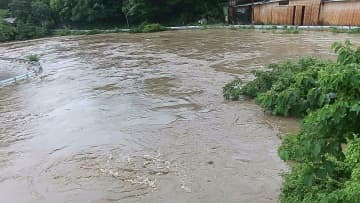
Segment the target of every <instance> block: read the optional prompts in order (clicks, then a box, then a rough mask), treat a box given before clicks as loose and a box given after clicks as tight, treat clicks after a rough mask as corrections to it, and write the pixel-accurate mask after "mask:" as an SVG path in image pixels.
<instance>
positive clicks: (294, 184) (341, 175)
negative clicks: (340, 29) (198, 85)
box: [230, 41, 360, 203]
mask: <svg viewBox="0 0 360 203" xmlns="http://www.w3.org/2000/svg"><path fill="white" fill-rule="evenodd" d="M333 49H334V50H335V52H336V53H338V60H337V62H330V61H321V60H318V59H314V58H304V59H301V60H299V61H298V62H285V63H280V64H276V65H272V69H271V70H270V71H263V72H260V75H259V74H258V77H257V78H256V79H255V80H254V81H253V82H251V83H248V84H247V85H245V86H244V87H242V88H241V89H240V90H237V91H239V92H241V93H243V94H248V95H251V96H255V98H256V101H257V103H258V104H260V105H261V106H263V107H264V108H265V109H267V110H269V111H271V112H272V113H274V114H278V115H291V116H300V117H302V116H305V117H304V120H303V124H302V128H301V130H300V132H299V133H297V134H292V135H288V136H286V137H285V138H284V140H283V142H282V145H281V147H280V148H279V156H280V158H281V159H283V160H284V161H291V163H292V164H291V168H292V170H291V172H290V173H288V174H286V175H285V181H284V184H283V187H282V193H281V197H280V199H281V202H325V203H332V202H345V203H352V202H360V138H359V134H360V125H359V124H360V60H359V59H360V58H359V57H360V51H359V48H355V47H354V46H353V45H352V44H351V43H350V42H349V41H346V42H345V44H342V43H334V44H333ZM264 75H265V76H264ZM259 84H266V85H264V86H263V88H259ZM268 86H270V87H269V88H268ZM230 87H231V86H230ZM248 90H250V91H248Z"/></svg>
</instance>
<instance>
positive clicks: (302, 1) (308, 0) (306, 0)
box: [289, 0, 321, 6]
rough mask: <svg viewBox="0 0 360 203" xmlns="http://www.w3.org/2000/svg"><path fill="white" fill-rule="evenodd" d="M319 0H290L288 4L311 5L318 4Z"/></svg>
mask: <svg viewBox="0 0 360 203" xmlns="http://www.w3.org/2000/svg"><path fill="white" fill-rule="evenodd" d="M320 2H321V0H290V1H289V5H290V6H299V5H302V6H304V5H313V4H320Z"/></svg>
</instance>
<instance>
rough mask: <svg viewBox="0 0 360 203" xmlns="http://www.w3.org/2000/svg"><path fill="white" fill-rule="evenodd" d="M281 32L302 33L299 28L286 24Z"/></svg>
mask: <svg viewBox="0 0 360 203" xmlns="http://www.w3.org/2000/svg"><path fill="white" fill-rule="evenodd" d="M280 34H300V30H299V28H298V27H297V26H296V27H288V26H284V30H283V31H282V32H280Z"/></svg>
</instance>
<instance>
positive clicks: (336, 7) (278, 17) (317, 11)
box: [253, 0, 360, 26]
mask: <svg viewBox="0 0 360 203" xmlns="http://www.w3.org/2000/svg"><path fill="white" fill-rule="evenodd" d="M311 3H313V4H311ZM302 6H305V10H304V12H305V13H304V22H303V23H304V24H303V25H354V26H360V1H350V2H325V3H322V4H320V0H314V1H308V0H298V1H290V4H289V6H279V5H278V3H269V4H261V5H255V6H254V9H253V11H254V13H253V23H255V24H274V25H292V24H293V22H294V25H301V23H302V22H301V18H302ZM294 7H295V8H296V9H295V15H294V13H293V12H294ZM294 16H295V18H294Z"/></svg>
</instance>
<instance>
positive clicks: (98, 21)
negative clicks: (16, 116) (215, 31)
mask: <svg viewBox="0 0 360 203" xmlns="http://www.w3.org/2000/svg"><path fill="white" fill-rule="evenodd" d="M7 4H8V5H7ZM0 6H2V7H3V8H9V10H10V15H11V16H12V17H15V18H16V23H15V24H14V25H6V26H4V25H0V26H1V27H0V41H8V40H14V39H18V40H22V39H30V38H35V37H42V36H45V35H48V34H50V29H55V28H64V29H68V28H70V29H71V28H81V29H84V28H86V29H92V28H94V27H96V28H100V29H103V28H108V27H114V26H127V27H135V28H136V27H138V25H141V24H150V26H147V27H146V28H144V29H143V32H150V31H154V30H156V29H160V28H161V29H160V30H162V27H159V26H157V25H158V23H161V24H165V25H185V24H189V23H194V22H197V21H198V20H199V19H202V18H205V19H207V22H222V20H223V10H222V6H223V1H222V0H165V1H159V0H9V1H4V2H3V1H2V3H1V4H0ZM0 8H1V7H0ZM0 21H2V20H1V18H0ZM155 25H156V26H157V27H156V26H155ZM141 31H142V30H141Z"/></svg>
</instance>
